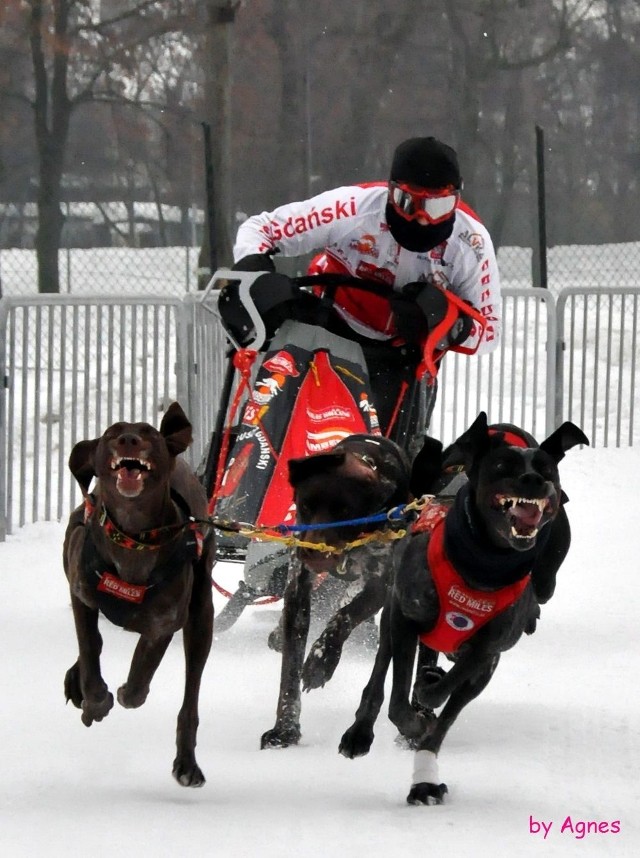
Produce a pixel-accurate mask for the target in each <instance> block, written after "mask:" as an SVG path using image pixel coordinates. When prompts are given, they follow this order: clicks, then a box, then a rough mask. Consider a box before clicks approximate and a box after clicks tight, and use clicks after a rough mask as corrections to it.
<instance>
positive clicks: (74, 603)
mask: <svg viewBox="0 0 640 858" xmlns="http://www.w3.org/2000/svg"><path fill="white" fill-rule="evenodd" d="M71 607H72V609H73V619H74V623H75V627H76V636H77V638H78V651H79V655H78V660H77V662H76V663H75V664H74V665H73V666H72V667H70V668H69V670H68V671H67V673H66V676H65V681H64V687H65V694H66V697H67V700H71V702H72V703H73V704H74V706H77V707H78V708H79V709H82V716H81V720H82V723H83V724H84V725H85V726H86V727H90V726H91V725H92V724H93V722H94V721H102V719H103V718H105V717H106V716H107V715H108V714H109V712H110V711H111V709H112V708H113V694H111V692H110V691H109V689H108V687H107V684H106V682H105V681H104V679H103V678H102V674H101V672H100V653H101V652H102V637H101V636H100V632H99V631H98V611H97V609H94V608H89V607H87V605H85V604H84V602H81V601H80V599H78V597H77V596H75V595H74V594H73V593H72V594H71Z"/></svg>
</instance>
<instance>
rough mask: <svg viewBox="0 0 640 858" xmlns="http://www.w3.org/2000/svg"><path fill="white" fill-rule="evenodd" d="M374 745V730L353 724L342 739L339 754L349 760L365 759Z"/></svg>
mask: <svg viewBox="0 0 640 858" xmlns="http://www.w3.org/2000/svg"><path fill="white" fill-rule="evenodd" d="M372 744H373V730H372V729H371V728H368V727H365V726H364V725H362V724H358V723H356V724H352V725H351V727H349V729H348V730H347V731H346V733H345V734H344V735H343V737H342V739H340V745H339V746H338V751H339V753H341V754H342V756H343V757H346V758H347V759H349V760H353V759H355V758H356V757H364V755H365V754H368V753H369V749H370V748H371V745H372Z"/></svg>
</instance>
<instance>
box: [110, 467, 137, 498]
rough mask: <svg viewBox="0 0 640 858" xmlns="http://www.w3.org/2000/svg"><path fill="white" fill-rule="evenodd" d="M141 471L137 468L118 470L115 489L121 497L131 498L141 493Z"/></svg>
mask: <svg viewBox="0 0 640 858" xmlns="http://www.w3.org/2000/svg"><path fill="white" fill-rule="evenodd" d="M142 486H143V480H142V471H141V470H139V469H138V468H120V470H119V471H118V478H117V480H116V488H117V489H118V491H119V492H120V494H121V495H124V496H125V497H131V496H132V495H133V496H135V495H138V494H140V492H141V491H142Z"/></svg>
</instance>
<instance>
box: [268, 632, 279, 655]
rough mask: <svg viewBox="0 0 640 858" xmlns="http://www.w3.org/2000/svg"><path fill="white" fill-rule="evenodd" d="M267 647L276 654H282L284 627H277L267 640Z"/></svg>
mask: <svg viewBox="0 0 640 858" xmlns="http://www.w3.org/2000/svg"><path fill="white" fill-rule="evenodd" d="M267 646H268V647H269V649H272V650H273V651H274V652H282V627H281V626H280V625H277V626H276V627H275V629H274V630H273V631H272V632H271V633H270V634H269V637H268V638H267Z"/></svg>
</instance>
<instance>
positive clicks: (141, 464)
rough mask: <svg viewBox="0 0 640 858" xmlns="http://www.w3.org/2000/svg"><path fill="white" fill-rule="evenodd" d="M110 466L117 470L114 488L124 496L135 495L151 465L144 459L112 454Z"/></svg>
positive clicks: (142, 484) (139, 490) (140, 489)
mask: <svg viewBox="0 0 640 858" xmlns="http://www.w3.org/2000/svg"><path fill="white" fill-rule="evenodd" d="M110 468H111V470H112V471H117V472H118V475H117V477H116V488H117V490H118V491H119V492H120V494H121V495H123V496H124V497H128V498H130V497H137V496H138V495H139V494H140V492H141V491H142V489H143V487H144V479H145V477H146V475H147V474H148V473H149V471H150V470H151V465H150V463H149V462H147V461H145V460H144V459H136V458H133V457H132V458H129V457H127V456H114V457H113V458H112V459H111V463H110Z"/></svg>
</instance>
